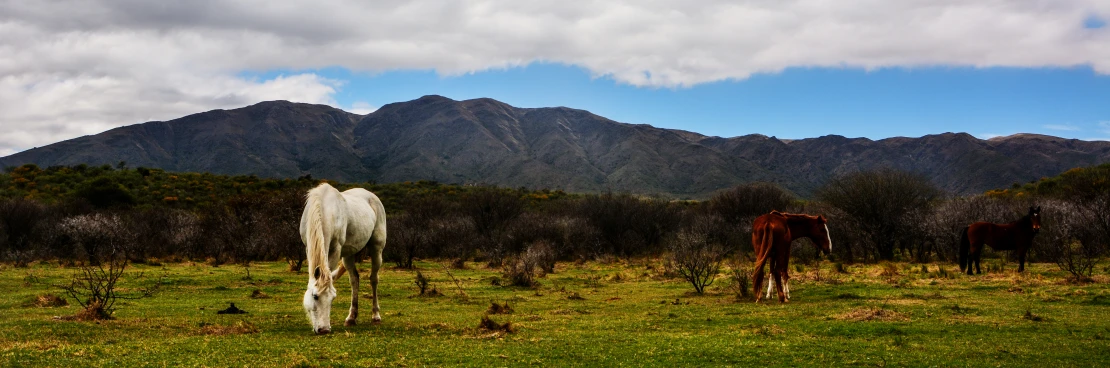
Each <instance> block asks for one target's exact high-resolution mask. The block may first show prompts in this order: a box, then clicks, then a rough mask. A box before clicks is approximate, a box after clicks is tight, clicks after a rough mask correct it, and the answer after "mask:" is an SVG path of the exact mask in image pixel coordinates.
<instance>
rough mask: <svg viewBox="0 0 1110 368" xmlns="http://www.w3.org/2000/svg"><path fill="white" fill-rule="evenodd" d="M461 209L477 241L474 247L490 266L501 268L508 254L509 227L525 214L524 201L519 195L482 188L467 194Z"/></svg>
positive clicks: (509, 241) (509, 251) (509, 252)
mask: <svg viewBox="0 0 1110 368" xmlns="http://www.w3.org/2000/svg"><path fill="white" fill-rule="evenodd" d="M460 209H461V211H462V213H463V214H464V215H466V216H467V217H469V218H470V221H471V222H472V223H473V224H474V230H475V232H476V233H477V235H478V237H479V239H477V240H476V243H477V244H478V246H479V249H481V250H482V252H483V254H484V255H485V257H486V258H487V260H488V261H489V265H490V266H500V265H501V264H502V261H503V260H504V258H505V257H506V256H508V255H509V254H511V253H512V252H511V250H510V249H509V248H510V246H511V244H510V243H511V238H510V237H508V236H507V230H508V227H509V225H510V223H511V222H512V221H513V220H515V219H516V218H517V217H519V216H520V215H521V214H522V213H524V200H523V199H521V198H520V196H519V195H516V194H514V193H507V192H505V191H502V190H498V189H496V188H481V189H478V190H475V191H472V192H469V193H467V194H466V195H465V196H464V198H463V200H462V202H461V203H460Z"/></svg>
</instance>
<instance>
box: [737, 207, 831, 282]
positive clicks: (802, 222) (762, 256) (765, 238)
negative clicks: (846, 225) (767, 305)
mask: <svg viewBox="0 0 1110 368" xmlns="http://www.w3.org/2000/svg"><path fill="white" fill-rule="evenodd" d="M799 238H809V239H810V240H812V241H813V244H815V245H816V246H817V249H818V250H820V251H822V252H824V253H825V254H828V253H830V252H832V240H830V239H829V227H828V226H827V225H826V221H825V216H810V215H803V214H792V213H782V212H779V211H771V213H768V214H766V215H763V216H759V217H758V218H756V219H755V223H753V224H752V248H753V249H754V250H755V256H756V261H755V273H754V274H752V280H753V281H754V283H753V284H754V286H755V301H756V303H758V302H759V300H760V296H761V295H760V294H759V288H760V287H761V286H763V265H764V264H765V263H767V261H771V265H770V266H771V267H770V269H771V277H772V279H771V281H770V282H771V283H770V284H768V285H767V291H768V295H767V297H768V298H770V297H771V296H770V291H771V287H772V285H775V284H777V285H776V286H778V293H779V301H780V302H783V303H786V302H787V300H788V299H789V298H790V275H789V274H788V273H787V272H788V271H787V267H788V266H789V263H790V243H791V242H793V241H794V240H797V239H799ZM784 288H785V291H784V290H783V289H784Z"/></svg>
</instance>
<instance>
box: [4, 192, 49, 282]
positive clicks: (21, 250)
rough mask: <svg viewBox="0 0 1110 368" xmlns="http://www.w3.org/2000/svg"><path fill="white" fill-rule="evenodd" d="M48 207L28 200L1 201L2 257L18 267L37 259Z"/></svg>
mask: <svg viewBox="0 0 1110 368" xmlns="http://www.w3.org/2000/svg"><path fill="white" fill-rule="evenodd" d="M45 214H46V206H43V205H41V204H39V203H37V202H34V201H31V200H26V199H9V200H5V201H0V257H3V258H2V259H5V260H8V261H11V262H13V263H14V264H15V265H16V266H18V267H23V266H26V265H27V263H28V262H30V261H31V260H33V259H34V258H35V250H36V249H35V247H34V243H35V241H36V240H37V238H38V237H39V236H40V234H41V233H42V230H43V220H44V218H45V216H44V215H45Z"/></svg>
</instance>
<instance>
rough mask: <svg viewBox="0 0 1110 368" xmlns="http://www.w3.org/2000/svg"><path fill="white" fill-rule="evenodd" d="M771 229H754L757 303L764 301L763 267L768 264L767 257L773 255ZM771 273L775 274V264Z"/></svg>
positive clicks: (766, 227)
mask: <svg viewBox="0 0 1110 368" xmlns="http://www.w3.org/2000/svg"><path fill="white" fill-rule="evenodd" d="M770 233H771V227H770V226H764V227H763V228H759V229H752V247H753V248H754V250H755V253H756V258H755V270H753V273H752V289H754V290H755V302H756V303H759V301H760V300H761V299H763V294H762V293H760V292H761V291H762V290H759V289H760V288H762V287H763V265H765V264H767V256H769V255H770V254H771V245H772V244H773V240H772V239H771V236H770V235H771V234H770ZM771 272H772V273H774V272H775V270H774V263H773V262H772V266H771Z"/></svg>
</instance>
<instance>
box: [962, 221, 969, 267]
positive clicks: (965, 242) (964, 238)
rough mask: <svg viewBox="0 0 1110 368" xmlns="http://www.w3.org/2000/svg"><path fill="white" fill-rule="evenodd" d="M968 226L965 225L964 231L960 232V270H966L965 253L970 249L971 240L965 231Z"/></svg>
mask: <svg viewBox="0 0 1110 368" xmlns="http://www.w3.org/2000/svg"><path fill="white" fill-rule="evenodd" d="M970 228H971V227H970V226H965V227H964V231H963V232H962V233H960V272H964V271H966V270H967V254H968V252H970V251H971V241H969V240H968V239H967V232H968V229H970Z"/></svg>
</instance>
